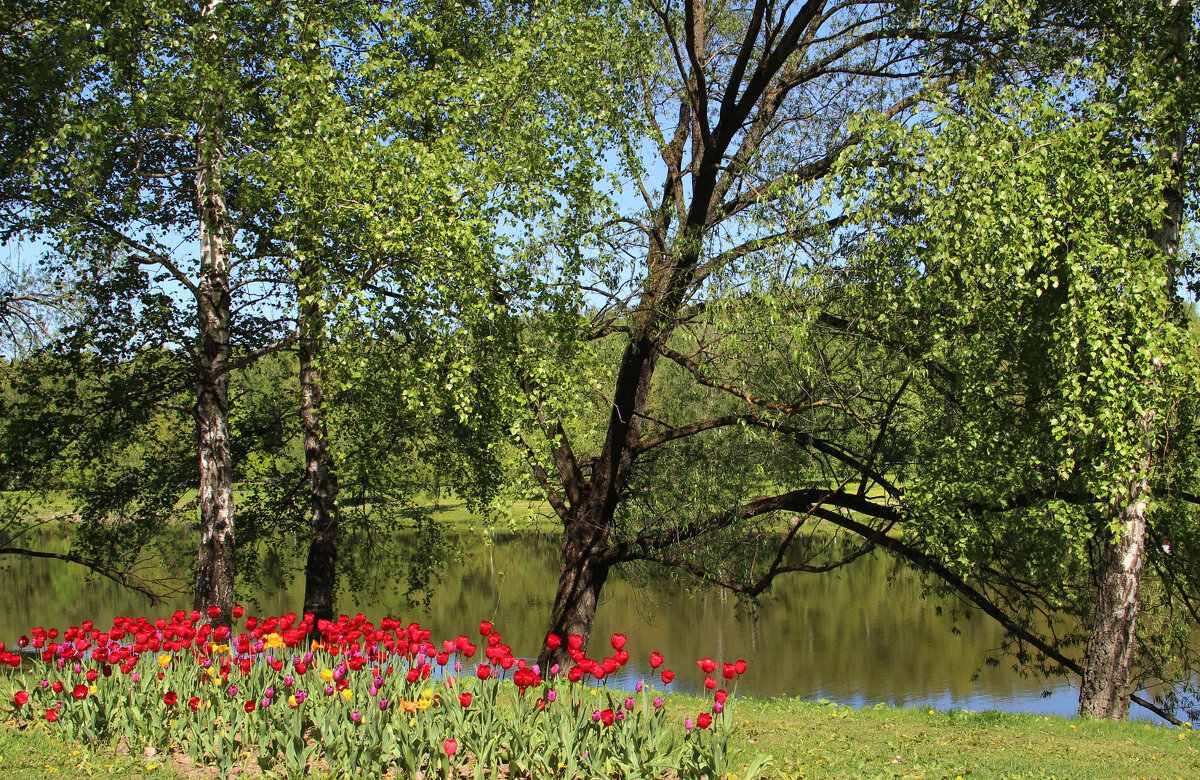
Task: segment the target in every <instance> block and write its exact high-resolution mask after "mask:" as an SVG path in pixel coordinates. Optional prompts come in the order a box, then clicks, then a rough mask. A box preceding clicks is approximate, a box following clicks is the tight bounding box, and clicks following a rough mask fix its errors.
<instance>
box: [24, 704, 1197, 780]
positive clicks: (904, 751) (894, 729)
mask: <svg viewBox="0 0 1200 780" xmlns="http://www.w3.org/2000/svg"><path fill="white" fill-rule="evenodd" d="M687 699H688V697H682V696H679V697H674V700H673V701H672V702H671V703H670V705H669V708H670V710H671V711H673V712H675V713H679V717H682V713H684V712H686V711H688V710H690V709H696V710H697V711H698V710H699V709H700V708H701V707H702V706H703V704H704V703H705V701H706V700H701V699H695V700H692V701H688V700H687ZM735 713H736V715H737V720H738V722H739V728H738V731H737V732H736V734H735V736H734V738H733V740H732V747H733V749H734V751H735V753H736V754H737V755H738V756H741V760H739V761H737V762H736V763H735V764H734V765H735V766H739V767H740V766H742V762H743V761H745V760H748V758H749V756H750V755H751V754H753V753H768V754H770V755H771V756H772V757H773V758H774V762H773V764H772V765H771V767H770V769H769V773H768V776H770V777H775V778H783V779H786V780H795V779H796V778H806V779H807V778H914V779H915V778H958V777H961V778H964V779H965V778H1057V779H1059V780H1062V779H1064V778H1079V779H1080V780H1084V779H1085V778H1086V780H1097V779H1099V778H1188V779H1189V780H1190V779H1191V778H1195V777H1200V733H1196V732H1192V731H1190V730H1188V729H1171V728H1164V727H1160V726H1153V725H1149V724H1146V723H1144V722H1137V721H1134V722H1131V723H1107V722H1097V721H1083V720H1074V719H1063V718H1054V717H1043V716H1039V715H1012V714H1007V713H999V712H979V713H972V712H962V711H957V712H935V711H932V710H929V709H927V708H924V707H909V708H893V707H871V708H866V709H862V710H855V709H851V708H849V707H844V706H840V705H836V704H827V703H815V702H806V701H801V700H799V699H769V700H743V701H740V702H739V703H738V705H737V707H736V709H735ZM209 776H212V777H215V776H216V773H215V771H212V772H201V771H197V770H196V769H193V768H191V767H185V766H179V765H172V764H171V763H170V762H163V761H162V760H161V758H158V757H154V758H149V759H146V758H134V757H131V756H118V755H116V754H115V753H113V752H111V751H89V750H87V749H84V748H81V747H80V746H79V745H68V744H65V743H63V742H61V741H59V740H56V739H54V738H52V737H49V736H46V735H45V734H44V733H42V732H41V731H36V732H35V731H33V730H31V731H27V732H23V733H18V732H16V731H15V730H13V729H12V728H11V727H8V728H0V780H17V779H18V778H20V779H21V780H24V779H25V778H30V777H41V778H47V777H54V778H64V779H67V780H74V779H75V778H87V777H126V778H151V777H153V778H160V779H161V780H174V779H175V778H189V779H191V778H200V777H209Z"/></svg>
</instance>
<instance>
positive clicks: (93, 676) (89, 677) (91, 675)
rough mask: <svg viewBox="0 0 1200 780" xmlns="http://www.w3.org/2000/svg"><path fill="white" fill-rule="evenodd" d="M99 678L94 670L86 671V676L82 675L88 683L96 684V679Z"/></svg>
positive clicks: (98, 674)
mask: <svg viewBox="0 0 1200 780" xmlns="http://www.w3.org/2000/svg"><path fill="white" fill-rule="evenodd" d="M99 676H100V673H99V672H97V671H96V670H95V669H88V670H87V674H85V675H84V677H85V678H87V681H88V682H90V683H94V682H96V678H97V677H99Z"/></svg>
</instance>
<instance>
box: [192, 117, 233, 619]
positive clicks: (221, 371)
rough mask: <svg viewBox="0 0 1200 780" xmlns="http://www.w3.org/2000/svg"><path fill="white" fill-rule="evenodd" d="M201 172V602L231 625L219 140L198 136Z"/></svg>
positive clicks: (225, 263)
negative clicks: (213, 609)
mask: <svg viewBox="0 0 1200 780" xmlns="http://www.w3.org/2000/svg"><path fill="white" fill-rule="evenodd" d="M198 146H199V153H198V155H199V167H200V172H199V173H198V174H197V177H196V196H197V202H198V204H199V209H200V271H201V277H200V284H199V285H198V286H197V293H196V298H197V308H198V320H199V322H198V327H199V335H200V338H199V341H200V348H199V351H198V352H197V355H196V450H197V456H198V462H199V481H198V491H199V503H200V552H199V560H198V562H197V567H196V591H195V599H194V602H193V604H194V607H195V608H196V609H199V610H201V611H203V610H205V609H207V608H208V607H211V606H215V607H217V608H218V609H219V610H220V614H219V615H218V617H217V618H215V619H214V621H213V622H214V623H219V624H224V625H228V624H229V622H230V620H231V617H232V610H233V577H234V561H233V556H234V527H233V457H232V453H231V451H230V447H229V370H228V369H229V366H228V364H229V325H230V320H231V310H230V298H229V256H228V252H227V248H226V236H227V234H228V230H229V222H228V215H227V213H226V210H225V200H224V194H223V191H222V184H221V158H220V152H219V144H218V142H216V141H215V140H214V139H210V138H206V137H204V136H203V135H201V137H200V138H199V139H198Z"/></svg>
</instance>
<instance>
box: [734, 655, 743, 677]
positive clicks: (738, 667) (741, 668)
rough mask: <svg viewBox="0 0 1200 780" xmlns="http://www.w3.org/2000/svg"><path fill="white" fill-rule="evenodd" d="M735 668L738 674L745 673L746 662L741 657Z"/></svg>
mask: <svg viewBox="0 0 1200 780" xmlns="http://www.w3.org/2000/svg"><path fill="white" fill-rule="evenodd" d="M733 670H734V671H735V672H737V673H738V674H745V673H746V662H745V661H743V660H742V659H740V658H739V659H738V660H737V661H736V662H735V663H734V665H733Z"/></svg>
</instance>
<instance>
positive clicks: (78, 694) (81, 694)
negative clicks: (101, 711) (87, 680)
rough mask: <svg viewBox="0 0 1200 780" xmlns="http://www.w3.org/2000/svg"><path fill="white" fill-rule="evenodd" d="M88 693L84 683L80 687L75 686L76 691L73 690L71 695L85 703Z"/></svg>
mask: <svg viewBox="0 0 1200 780" xmlns="http://www.w3.org/2000/svg"><path fill="white" fill-rule="evenodd" d="M87 693H88V687H87V686H86V685H84V684H83V683H80V684H79V685H76V686H75V690H73V691H72V692H71V695H72V696H74V697H75V698H76V699H78V700H79V701H83V700H84V699H86V698H87Z"/></svg>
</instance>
